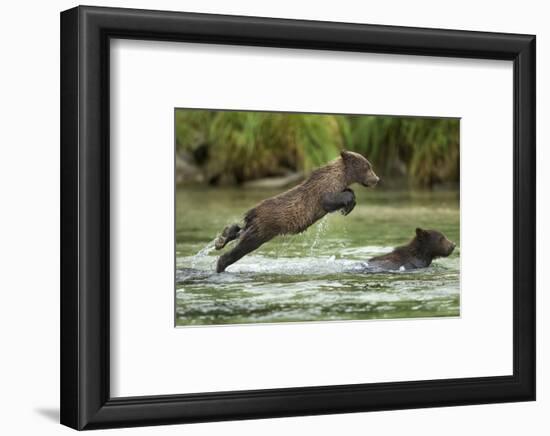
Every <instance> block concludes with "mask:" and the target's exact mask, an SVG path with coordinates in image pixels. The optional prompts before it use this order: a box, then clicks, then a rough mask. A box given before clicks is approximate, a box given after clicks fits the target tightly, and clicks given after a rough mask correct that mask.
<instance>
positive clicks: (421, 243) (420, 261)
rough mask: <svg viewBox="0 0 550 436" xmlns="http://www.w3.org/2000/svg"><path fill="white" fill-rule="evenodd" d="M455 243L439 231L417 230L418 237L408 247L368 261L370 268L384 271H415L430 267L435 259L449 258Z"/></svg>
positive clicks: (399, 248)
mask: <svg viewBox="0 0 550 436" xmlns="http://www.w3.org/2000/svg"><path fill="white" fill-rule="evenodd" d="M455 246H456V245H455V243H454V242H451V241H449V240H448V239H447V237H446V236H445V235H444V234H443V233H441V232H438V231H437V230H423V229H420V228H417V229H416V236H415V237H414V238H413V240H412V241H411V242H409V243H408V244H407V245H403V246H401V247H397V248H395V249H394V250H393V251H392V252H391V253H388V254H384V255H382V256H376V257H373V258H371V259H369V261H368V266H369V268H377V269H378V268H379V269H382V270H398V269H401V268H403V269H415V268H426V267H428V266H430V264H431V263H432V260H433V259H436V258H438V257H447V256H449V255H450V254H451V253H452V252H453V250H454V248H455Z"/></svg>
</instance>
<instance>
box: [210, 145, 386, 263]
mask: <svg viewBox="0 0 550 436" xmlns="http://www.w3.org/2000/svg"><path fill="white" fill-rule="evenodd" d="M377 182H378V177H377V176H376V174H374V172H373V171H372V168H371V165H370V163H369V162H368V161H367V160H366V159H365V158H364V157H363V156H361V155H358V154H356V153H351V152H343V153H342V156H341V157H340V158H339V159H337V160H335V161H334V162H331V163H330V164H328V165H326V166H324V167H321V168H319V169H317V170H315V171H314V172H313V173H312V174H311V175H310V176H309V177H308V178H307V179H306V180H305V181H304V182H302V183H301V184H299V185H297V186H295V187H294V188H292V189H290V190H288V191H286V192H283V193H281V194H279V195H276V196H274V197H271V198H268V199H266V200H263V201H262V202H261V203H260V204H258V205H257V206H256V207H254V208H253V209H250V210H249V211H248V212H247V213H246V214H245V216H244V226H243V228H242V229H240V228H239V227H238V226H237V227H236V228H237V229H238V232H235V231H232V232H228V233H231V235H230V237H229V238H226V242H224V243H223V244H220V246H219V247H218V246H217V247H216V248H223V246H224V245H225V244H226V243H227V241H229V240H232V239H236V238H238V239H239V242H238V244H237V246H236V247H234V248H233V249H232V250H231V251H230V252H228V253H225V254H224V255H222V256H220V258H219V259H218V264H217V271H218V272H221V271H224V270H225V268H227V266H229V265H231V264H232V263H234V262H236V261H237V260H239V259H240V258H241V257H243V256H244V255H245V254H247V253H249V252H251V251H253V250H255V249H256V248H258V247H259V246H260V245H262V244H264V243H265V242H267V241H269V240H271V239H273V238H274V237H275V236H278V235H289V234H297V233H301V232H303V231H305V230H306V229H307V228H308V227H310V226H311V225H312V224H314V223H315V222H316V221H318V220H319V219H321V218H323V217H324V216H325V215H326V214H327V213H329V212H332V211H334V210H337V209H344V213H346V214H347V213H349V212H351V210H352V209H353V207H354V206H355V196H354V194H353V191H351V190H350V189H348V186H349V185H351V184H353V183H362V184H364V185H365V186H368V185H369V184H370V185H375V184H376V183H377ZM328 205H330V206H328ZM229 228H232V229H235V225H233V226H230V227H228V228H226V229H229ZM225 232H226V231H225V230H224V233H225Z"/></svg>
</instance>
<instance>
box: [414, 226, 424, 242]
mask: <svg viewBox="0 0 550 436" xmlns="http://www.w3.org/2000/svg"><path fill="white" fill-rule="evenodd" d="M425 234H426V231H425V230H422V229H421V228H420V227H417V228H416V237H417V238H418V239H422V238H423V237H424V235H425Z"/></svg>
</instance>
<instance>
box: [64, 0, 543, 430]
mask: <svg viewBox="0 0 550 436" xmlns="http://www.w3.org/2000/svg"><path fill="white" fill-rule="evenodd" d="M61 249H62V250H61V422H62V423H63V424H65V425H68V426H70V427H72V428H75V429H94V428H108V427H124V426H140V425H157V424H174V423H191V422H200V421H216V420H230V419H252V418H266V417H283V416H296V415H313V414H327V413H343V412H361V411H373V410H389V409H404V408H419V407H436V406H452V405H465V404H482V403H494V402H512V401H529V400H534V399H535V37H534V36H532V35H517V34H504V33H499V34H497V33H483V32H466V31H456V30H440V29H420V28H405V27H393V26H380V25H365V24H348V23H332V22H316V21H299V20H284V19H272V18H257V17H239V16H222V15H209V14H195V13H182V12H163V11H145V10H131V9H112V8H98V7H83V6H80V7H77V8H74V9H70V10H68V11H64V12H62V13H61Z"/></svg>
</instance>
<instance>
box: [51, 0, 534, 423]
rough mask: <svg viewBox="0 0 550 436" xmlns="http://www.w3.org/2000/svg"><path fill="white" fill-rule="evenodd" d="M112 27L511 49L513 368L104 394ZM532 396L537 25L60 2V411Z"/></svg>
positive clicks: (258, 413) (340, 406)
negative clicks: (479, 26)
mask: <svg viewBox="0 0 550 436" xmlns="http://www.w3.org/2000/svg"><path fill="white" fill-rule="evenodd" d="M112 38H129V39H139V40H162V41H187V42H199V43H216V44H233V45H250V46H262V47H284V48H299V49H314V50H337V51H350V52H375V53H393V54H407V55H429V56H447V57H457V58H480V59H504V60H511V61H513V65H514V70H513V93H514V98H513V104H514V130H513V131H514V139H513V144H514V149H513V153H514V168H513V190H514V191H513V205H514V207H513V374H512V375H510V376H495V377H480V378H459V379H443V380H422V381H407V382H395V383H371V384H353V385H340V386H316V387H295V388H285V389H267V390H252V391H235V392H208V393H200V394H182V395H159V396H143V397H129V398H111V396H110V393H109V378H110V367H109V251H110V248H109V241H110V233H109V41H110V39H112ZM511 91H512V90H511ZM510 188H512V187H510ZM502 189H507V187H505V186H503V187H502ZM534 399H535V36H533V35H518V34H503V33H485V32H468V31H456V30H440V29H421V28H408V27H393V26H380V25H365V24H346V23H333V22H317V21H302V20H285V19H270V18H257V17H240V16H223V15H209V14H196V13H182V12H163V11H148V10H132V9H114V8H101V7H87V6H80V7H76V8H74V9H70V10H67V11H64V12H62V13H61V423H62V424H65V425H67V426H69V427H72V428H75V429H94V428H106V427H124V426H140V425H156V424H174V423H190V422H201V421H217V420H229V419H251V418H268V417H283V416H296V415H314V414H328V413H343V412H361V411H373V410H387V409H405V408H419V407H436V406H454V405H465V404H482V403H495V402H510V401H529V400H534Z"/></svg>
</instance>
